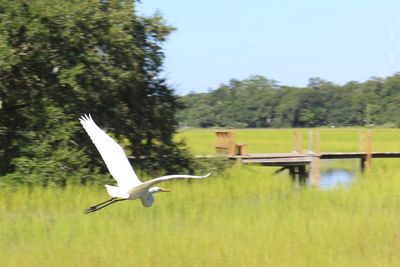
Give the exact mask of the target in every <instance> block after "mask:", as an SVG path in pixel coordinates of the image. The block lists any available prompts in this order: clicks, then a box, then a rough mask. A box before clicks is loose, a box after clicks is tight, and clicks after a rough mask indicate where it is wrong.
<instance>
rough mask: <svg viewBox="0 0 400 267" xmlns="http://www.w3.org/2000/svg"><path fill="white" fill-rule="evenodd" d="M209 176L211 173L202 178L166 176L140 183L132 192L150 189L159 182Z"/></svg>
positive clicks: (183, 175) (178, 175)
mask: <svg viewBox="0 0 400 267" xmlns="http://www.w3.org/2000/svg"><path fill="white" fill-rule="evenodd" d="M210 175H211V172H210V173H208V174H206V175H203V176H196V175H185V174H182V175H181V174H177V175H166V176H161V177H158V178H154V179H151V180H148V181H146V182H144V183H142V184H141V185H139V186H138V187H135V188H134V190H140V189H143V188H150V187H152V186H153V185H155V184H158V183H160V182H163V181H167V180H175V179H202V178H207V177H208V176H210Z"/></svg>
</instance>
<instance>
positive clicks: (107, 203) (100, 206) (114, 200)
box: [83, 197, 127, 214]
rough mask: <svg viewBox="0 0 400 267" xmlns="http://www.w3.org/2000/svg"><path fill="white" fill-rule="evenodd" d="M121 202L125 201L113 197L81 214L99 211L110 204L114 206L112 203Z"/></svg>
mask: <svg viewBox="0 0 400 267" xmlns="http://www.w3.org/2000/svg"><path fill="white" fill-rule="evenodd" d="M123 200H127V199H125V198H121V199H118V198H116V197H113V198H111V199H109V200H107V201H104V202H102V203H100V204H97V205H95V206H91V207H89V208H87V209H86V210H85V211H84V212H83V213H85V214H88V213H92V212H95V211H98V210H101V209H102V208H105V207H107V206H109V205H111V204H114V203H117V202H119V201H123Z"/></svg>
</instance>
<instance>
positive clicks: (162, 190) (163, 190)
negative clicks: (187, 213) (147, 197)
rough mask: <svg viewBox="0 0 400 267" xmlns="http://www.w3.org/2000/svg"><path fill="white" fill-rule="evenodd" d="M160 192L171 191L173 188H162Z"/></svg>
mask: <svg viewBox="0 0 400 267" xmlns="http://www.w3.org/2000/svg"><path fill="white" fill-rule="evenodd" d="M160 192H171V190H168V189H164V188H161V190H160Z"/></svg>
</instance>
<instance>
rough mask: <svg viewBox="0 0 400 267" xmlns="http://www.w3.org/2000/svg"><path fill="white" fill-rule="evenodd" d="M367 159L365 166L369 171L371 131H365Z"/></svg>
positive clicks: (370, 162)
mask: <svg viewBox="0 0 400 267" xmlns="http://www.w3.org/2000/svg"><path fill="white" fill-rule="evenodd" d="M366 147H367V157H366V163H367V164H366V165H367V169H371V165H372V133H371V130H370V129H368V131H367V145H366Z"/></svg>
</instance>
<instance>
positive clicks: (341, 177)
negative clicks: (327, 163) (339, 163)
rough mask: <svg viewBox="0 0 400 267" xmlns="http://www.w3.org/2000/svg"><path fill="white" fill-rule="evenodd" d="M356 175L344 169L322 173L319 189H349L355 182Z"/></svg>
mask: <svg viewBox="0 0 400 267" xmlns="http://www.w3.org/2000/svg"><path fill="white" fill-rule="evenodd" d="M353 178H354V173H352V172H350V171H348V170H343V169H330V170H326V171H323V172H321V175H320V180H319V187H320V188H322V189H332V188H335V187H338V186H342V187H347V186H349V185H351V183H352V182H353Z"/></svg>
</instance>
